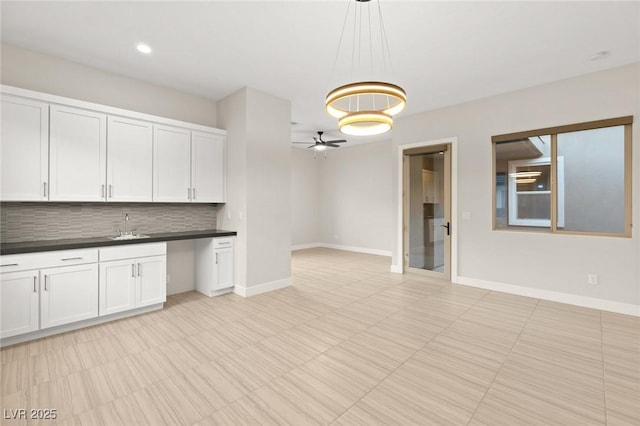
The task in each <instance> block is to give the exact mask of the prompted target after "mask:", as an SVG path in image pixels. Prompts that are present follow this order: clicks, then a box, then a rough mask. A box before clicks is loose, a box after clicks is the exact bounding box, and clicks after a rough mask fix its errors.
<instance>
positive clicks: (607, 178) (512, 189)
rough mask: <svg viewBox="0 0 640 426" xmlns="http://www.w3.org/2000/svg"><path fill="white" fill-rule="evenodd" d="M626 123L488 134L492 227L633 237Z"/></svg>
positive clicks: (625, 120) (628, 120) (622, 120)
mask: <svg viewBox="0 0 640 426" xmlns="http://www.w3.org/2000/svg"><path fill="white" fill-rule="evenodd" d="M632 122H633V117H621V118H616V119H610V120H601V121H596V122H589V123H581V124H575V125H568V126H561V127H556V128H552V129H542V130H534V131H528V132H521V133H513V134H509V135H500V136H494V137H493V138H492V141H493V160H494V180H493V187H494V188H493V194H494V229H511V230H529V231H534V230H537V231H544V232H557V233H571V234H576V233H577V234H592V235H608V236H631V124H632Z"/></svg>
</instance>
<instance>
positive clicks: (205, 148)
mask: <svg viewBox="0 0 640 426" xmlns="http://www.w3.org/2000/svg"><path fill="white" fill-rule="evenodd" d="M224 141H225V138H224V136H220V135H214V134H211V133H202V132H192V133H191V187H192V189H191V191H192V201H193V202H194V203H224V201H225V182H224V175H225V170H224V163H225V161H224Z"/></svg>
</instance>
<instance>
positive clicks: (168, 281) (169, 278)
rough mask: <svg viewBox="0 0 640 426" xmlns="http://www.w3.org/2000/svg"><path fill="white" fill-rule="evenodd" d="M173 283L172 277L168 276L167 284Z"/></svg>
mask: <svg viewBox="0 0 640 426" xmlns="http://www.w3.org/2000/svg"><path fill="white" fill-rule="evenodd" d="M170 282H171V275H169V274H167V284H169V283H170Z"/></svg>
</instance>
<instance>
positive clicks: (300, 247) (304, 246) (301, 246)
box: [291, 243, 320, 251]
mask: <svg viewBox="0 0 640 426" xmlns="http://www.w3.org/2000/svg"><path fill="white" fill-rule="evenodd" d="M316 247H320V243H310V244H297V245H295V246H291V251H296V250H304V249H310V248H316Z"/></svg>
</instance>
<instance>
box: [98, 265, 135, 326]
mask: <svg viewBox="0 0 640 426" xmlns="http://www.w3.org/2000/svg"><path fill="white" fill-rule="evenodd" d="M134 268H135V264H134V263H132V261H131V260H129V259H127V260H114V261H112V262H103V263H100V316H102V315H109V314H115V313H116V312H122V311H127V310H129V309H133V308H135V307H136V301H135V299H136V277H135V269H134Z"/></svg>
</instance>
